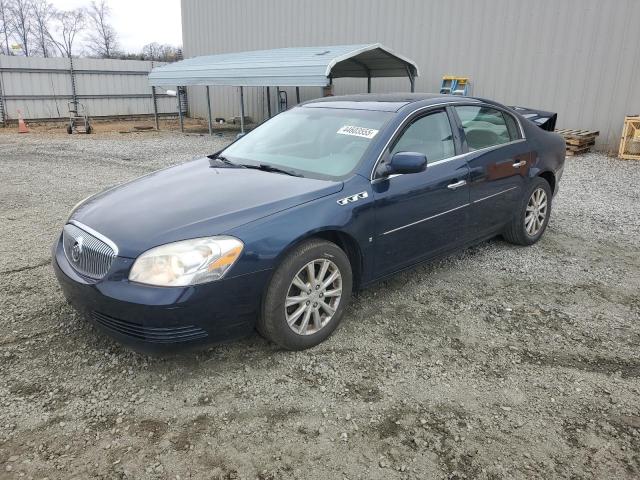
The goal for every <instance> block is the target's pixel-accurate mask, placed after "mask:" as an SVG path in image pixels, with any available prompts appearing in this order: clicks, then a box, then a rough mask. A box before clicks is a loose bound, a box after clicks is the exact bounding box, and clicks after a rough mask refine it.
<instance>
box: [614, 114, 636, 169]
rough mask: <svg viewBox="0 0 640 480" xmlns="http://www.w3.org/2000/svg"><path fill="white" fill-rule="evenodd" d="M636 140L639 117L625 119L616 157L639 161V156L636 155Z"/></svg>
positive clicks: (631, 116) (633, 116)
mask: <svg viewBox="0 0 640 480" xmlns="http://www.w3.org/2000/svg"><path fill="white" fill-rule="evenodd" d="M638 139H640V115H630V116H627V117H625V119H624V127H623V128H622V138H621V139H620V149H619V150H618V157H620V158H623V159H625V160H640V154H639V153H637V149H638V147H637V146H638V141H639V140H638Z"/></svg>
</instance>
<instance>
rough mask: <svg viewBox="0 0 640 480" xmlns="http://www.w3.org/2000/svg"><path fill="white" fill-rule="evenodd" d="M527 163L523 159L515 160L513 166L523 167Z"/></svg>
mask: <svg viewBox="0 0 640 480" xmlns="http://www.w3.org/2000/svg"><path fill="white" fill-rule="evenodd" d="M526 164H527V162H525V161H524V160H522V161H521V162H516V163H514V164H513V168H520V167H524V166H525V165H526Z"/></svg>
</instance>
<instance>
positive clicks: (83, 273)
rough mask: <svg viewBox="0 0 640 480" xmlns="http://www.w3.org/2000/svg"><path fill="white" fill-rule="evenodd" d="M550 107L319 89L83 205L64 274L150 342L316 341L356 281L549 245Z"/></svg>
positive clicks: (135, 338) (554, 172)
mask: <svg viewBox="0 0 640 480" xmlns="http://www.w3.org/2000/svg"><path fill="white" fill-rule="evenodd" d="M532 112H533V113H532ZM523 113H524V115H523ZM543 115H544V112H543V113H539V112H538V113H536V112H535V111H526V112H525V111H523V110H519V109H514V108H509V107H505V106H502V105H500V104H497V103H495V102H491V101H487V100H482V99H474V98H468V97H456V96H441V95H427V94H409V95H400V94H398V95H356V96H348V97H330V98H324V99H321V100H314V101H311V102H308V103H306V104H302V105H300V106H298V107H296V108H293V109H291V110H289V111H287V112H284V113H281V114H280V115H277V116H276V117H274V118H272V119H271V120H269V121H267V122H265V123H263V124H262V125H260V126H259V127H257V128H256V129H255V130H253V131H252V132H250V133H249V134H247V135H246V136H244V137H242V138H240V139H238V140H236V141H235V142H234V143H233V144H231V145H229V146H228V147H227V148H225V149H224V150H222V151H220V152H217V153H215V154H213V155H211V156H209V157H206V158H202V159H198V160H194V161H191V162H188V163H185V164H182V165H179V166H176V167H172V168H168V169H166V170H161V171H158V172H155V173H152V174H150V175H147V176H144V177H142V178H139V179H137V180H134V181H132V182H130V183H127V184H125V185H121V186H118V187H116V188H113V189H111V190H108V191H106V192H103V193H100V194H98V195H95V196H93V197H91V198H89V199H87V200H85V201H84V202H82V203H81V204H79V205H78V206H77V207H76V208H75V209H74V210H73V211H72V213H71V216H70V218H69V220H68V222H67V224H66V225H65V226H64V229H63V231H62V234H61V235H60V238H59V239H58V241H57V242H56V244H55V246H54V252H53V255H54V262H53V264H54V266H55V270H56V275H57V277H58V280H59V282H60V284H61V285H62V289H63V291H64V294H65V296H66V297H67V299H68V300H69V301H70V302H71V304H72V305H74V306H75V307H76V308H77V309H79V310H81V311H82V312H84V313H86V315H87V317H88V318H89V319H90V320H91V321H92V322H93V323H95V324H96V325H97V326H98V327H100V328H101V329H103V330H104V331H105V332H106V333H108V334H109V335H111V336H113V337H115V338H116V339H118V340H120V341H121V342H123V343H126V344H128V345H130V346H132V347H134V348H136V349H139V350H145V351H158V350H165V349H167V348H170V347H181V346H186V345H199V344H204V343H210V342H220V341H225V340H229V339H233V338H237V337H240V336H244V335H247V334H249V333H250V332H252V331H254V329H257V330H258V331H259V332H260V333H261V334H262V335H264V336H265V337H266V338H268V339H269V340H271V341H273V342H275V343H276V344H278V345H280V346H282V347H284V348H287V349H304V348H308V347H312V346H314V345H317V344H318V343H320V342H322V341H323V340H324V339H326V338H327V337H328V336H329V335H331V333H332V332H333V331H334V330H335V329H336V327H337V326H338V324H339V323H340V321H341V320H342V317H343V316H344V312H345V309H346V307H347V305H348V303H349V300H350V298H351V295H352V292H353V291H354V290H355V289H358V288H362V287H365V286H367V285H368V284H370V283H372V282H374V281H376V280H379V279H381V278H383V277H386V276H388V275H391V274H393V273H396V272H398V271H399V270H402V269H405V268H407V267H410V266H412V265H415V264H417V263H419V262H424V261H426V260H430V259H433V258H436V257H440V256H442V255H445V254H447V253H450V252H452V251H454V250H457V249H460V248H465V247H467V246H469V245H472V244H474V243H478V242H481V241H483V240H486V239H488V238H491V237H493V236H496V235H502V236H503V237H504V238H505V239H506V240H507V241H509V242H511V243H515V244H518V245H531V244H533V243H535V242H537V241H538V240H539V239H540V237H541V236H542V234H543V233H544V231H545V228H546V226H547V223H548V222H549V216H550V214H551V203H552V198H553V196H554V194H555V193H556V192H557V190H558V183H559V181H560V177H561V176H562V170H563V165H564V158H565V144H564V141H563V139H562V138H561V137H559V136H558V135H556V134H554V133H552V132H549V131H546V130H545V128H546V129H550V130H552V129H553V128H552V127H551V128H549V127H548V125H549V122H548V121H547V120H549V117H548V116H547V117H545V118H543V119H542V121H540V117H541V116H543ZM551 116H552V114H551ZM530 117H533V118H535V119H536V120H538V123H537V124H536V123H534V122H533V121H531V120H530V119H529V118H530ZM545 122H546V123H545Z"/></svg>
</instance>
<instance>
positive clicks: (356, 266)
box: [275, 228, 364, 290]
mask: <svg viewBox="0 0 640 480" xmlns="http://www.w3.org/2000/svg"><path fill="white" fill-rule="evenodd" d="M313 239H321V240H326V241H328V242H331V243H335V244H336V245H337V246H338V247H339V248H341V249H342V250H343V251H344V252H345V253H346V255H347V258H349V263H350V264H351V271H352V274H353V287H354V290H355V289H356V288H357V287H359V285H360V283H361V280H362V272H363V266H364V261H363V256H362V249H361V248H360V244H359V243H358V241H357V240H356V239H355V238H354V237H353V236H352V235H350V234H349V233H347V232H345V231H343V230H338V229H331V228H327V229H323V230H316V231H313V232H308V233H306V234H305V235H302V236H301V237H299V238H297V239H296V240H295V241H293V242H291V243H290V244H289V245H288V246H287V247H286V248H284V249H283V250H282V252H280V254H279V255H278V257H277V259H276V262H275V264H276V268H277V265H279V264H280V262H282V259H283V258H284V257H285V256H286V255H288V254H289V252H291V251H292V250H294V249H295V248H296V247H297V246H298V245H300V244H301V243H303V242H306V241H308V240H313Z"/></svg>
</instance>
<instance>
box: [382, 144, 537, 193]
mask: <svg viewBox="0 0 640 480" xmlns="http://www.w3.org/2000/svg"><path fill="white" fill-rule="evenodd" d="M524 141H526V139H524V138H519V139H518V140H512V141H510V142H508V143H501V144H499V145H492V146H490V147H485V148H481V149H479V150H472V151H470V152H467V153H461V154H460V155H456V156H454V157H449V158H443V159H442V160H436V161H435V162H431V163H427V169H428V168H429V167H433V166H435V165H440V164H441V163H447V162H451V161H453V160H459V159H461V158H463V157H466V156H468V155H472V154H474V153H478V152H480V153H485V152H488V151H490V150H495V149H497V148H501V147H506V146H507V145H513V144H516V143H520V142H524ZM386 148H387V147H385V149H386ZM401 175H405V174H404V173H394V174H393V175H389V176H387V177H380V178H375V179H373V180H371V183H372V184H374V183H378V182H380V181H382V180H390V179H392V178H394V177H399V176H401Z"/></svg>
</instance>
